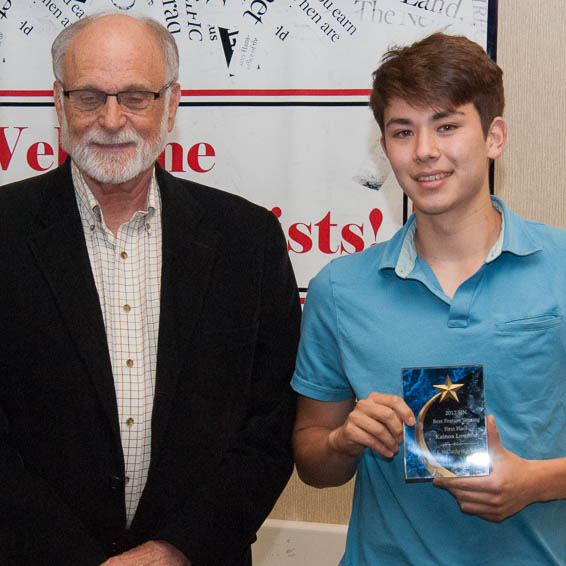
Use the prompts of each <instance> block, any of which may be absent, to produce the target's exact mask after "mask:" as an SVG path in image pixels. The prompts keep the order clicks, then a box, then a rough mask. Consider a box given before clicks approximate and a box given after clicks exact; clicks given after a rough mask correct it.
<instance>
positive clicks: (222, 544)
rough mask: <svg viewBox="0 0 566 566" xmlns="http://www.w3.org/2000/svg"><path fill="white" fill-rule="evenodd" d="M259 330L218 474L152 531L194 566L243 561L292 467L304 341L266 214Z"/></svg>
mask: <svg viewBox="0 0 566 566" xmlns="http://www.w3.org/2000/svg"><path fill="white" fill-rule="evenodd" d="M266 217H267V220H266V224H267V226H266V229H265V231H264V234H265V242H264V246H263V276H262V284H261V297H260V315H259V321H260V325H259V331H258V334H257V341H256V345H255V353H254V362H253V370H252V373H253V375H252V380H251V381H252V391H251V395H250V396H249V399H250V406H249V407H247V414H248V417H247V419H246V424H245V427H243V429H241V430H240V432H239V433H238V434H237V435H235V437H234V440H233V442H232V443H231V445H230V446H229V448H228V450H226V451H225V452H224V455H223V457H222V460H221V462H220V465H219V466H217V467H216V473H215V476H214V477H211V478H210V481H208V482H207V485H205V486H201V485H199V486H194V488H193V489H192V490H191V492H190V494H189V495H188V497H187V498H186V499H185V501H184V502H183V505H182V508H181V509H180V511H178V512H177V513H176V514H175V515H174V516H173V517H169V518H168V519H167V522H166V524H165V525H164V526H162V527H161V528H160V529H159V530H158V531H157V532H155V533H153V536H154V538H158V539H162V540H166V541H168V542H170V543H171V544H173V545H175V546H176V547H177V548H179V549H180V550H182V551H183V552H184V553H185V555H186V556H187V557H188V558H189V559H190V560H191V562H192V564H193V566H218V565H219V564H223V565H225V566H228V565H230V564H238V561H237V559H238V558H239V557H241V556H242V555H243V554H244V552H245V550H246V548H247V547H248V546H249V545H250V544H251V543H252V542H254V540H255V533H256V531H257V530H258V529H259V527H260V526H261V524H262V523H263V521H264V520H265V518H266V517H267V515H268V514H269V512H270V511H271V509H272V508H273V505H274V504H275V502H276V500H277V498H278V496H279V495H280V493H281V491H282V490H283V488H284V487H285V484H286V483H287V481H288V479H289V477H290V474H291V472H292V469H293V459H292V445H291V433H292V427H293V422H294V416H295V403H296V398H295V394H294V392H293V391H292V390H291V387H290V385H289V382H290V379H291V375H292V373H293V370H294V366H295V356H296V350H297V345H298V339H299V325H300V314H301V308H300V302H299V296H298V292H297V286H296V282H295V277H294V274H293V270H292V267H291V263H290V261H289V257H288V253H287V245H286V241H285V238H284V236H283V233H282V230H281V227H280V225H279V222H278V221H277V219H276V218H275V216H274V215H273V214H271V213H269V214H267V215H266Z"/></svg>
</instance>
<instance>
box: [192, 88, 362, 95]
mask: <svg viewBox="0 0 566 566" xmlns="http://www.w3.org/2000/svg"><path fill="white" fill-rule="evenodd" d="M370 92H371V90H369V89H365V88H339V89H329V88H323V89H309V88H281V89H230V90H182V91H181V94H182V95H183V96H369V94H370Z"/></svg>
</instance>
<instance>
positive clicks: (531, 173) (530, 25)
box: [271, 0, 566, 523]
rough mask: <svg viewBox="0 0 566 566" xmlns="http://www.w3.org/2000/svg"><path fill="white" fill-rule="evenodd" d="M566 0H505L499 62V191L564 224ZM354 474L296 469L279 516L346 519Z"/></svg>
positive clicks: (526, 211) (523, 210) (517, 205)
mask: <svg viewBox="0 0 566 566" xmlns="http://www.w3.org/2000/svg"><path fill="white" fill-rule="evenodd" d="M565 29H566V0H544V1H543V0H499V29H498V57H497V58H498V63H499V64H500V65H501V67H502V68H503V70H504V73H505V89H506V99H507V106H506V111H505V117H506V119H507V122H508V125H509V137H508V142H507V147H506V148H505V151H504V154H503V156H502V157H501V159H500V160H499V161H498V164H497V166H496V170H495V187H496V188H495V192H496V194H497V195H499V196H501V197H502V198H503V199H505V200H506V201H507V202H508V204H509V205H510V206H511V207H512V208H513V209H515V210H516V211H517V212H519V214H521V215H522V216H525V217H527V218H532V219H536V220H541V221H543V222H547V223H548V224H552V225H555V226H563V227H566V195H565V193H566V175H565V169H566V118H565V116H566V33H565V32H564V30H565ZM352 493H353V482H350V483H349V484H348V485H346V486H343V487H341V488H334V489H324V490H317V489H314V488H311V487H308V486H306V485H305V484H303V483H302V482H301V481H300V480H299V478H298V477H297V475H296V474H295V475H293V477H292V479H291V481H290V482H289V485H288V486H287V488H286V490H285V492H284V493H283V495H282V496H281V498H280V500H279V502H278V503H277V505H276V507H275V509H274V510H273V513H272V515H271V517H272V518H274V519H288V520H296V521H316V522H322V523H347V522H348V519H349V515H350V510H351V500H352Z"/></svg>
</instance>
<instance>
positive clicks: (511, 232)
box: [379, 196, 542, 279]
mask: <svg viewBox="0 0 566 566" xmlns="http://www.w3.org/2000/svg"><path fill="white" fill-rule="evenodd" d="M491 201H492V204H493V208H495V210H497V211H498V212H499V213H500V214H501V232H500V234H499V238H498V239H497V241H496V242H495V244H494V245H493V247H492V248H491V250H490V251H489V253H488V254H487V257H486V260H485V263H491V262H493V261H495V260H496V259H497V258H498V257H499V256H500V255H501V254H502V253H503V252H508V253H511V254H514V255H516V256H528V255H531V254H534V253H536V252H539V251H541V250H542V243H541V242H540V241H539V240H538V239H537V238H536V237H534V236H533V235H532V234H531V233H530V232H529V231H528V229H527V222H526V221H525V220H523V219H522V218H521V217H520V216H519V215H517V214H515V213H514V212H513V211H512V210H510V209H509V208H508V207H507V205H506V204H505V203H504V202H503V201H502V200H500V199H498V198H497V197H494V196H492V197H491ZM416 230H417V222H416V217H415V214H412V215H411V216H410V218H409V219H408V220H407V222H406V223H405V225H404V226H403V227H402V228H401V230H399V231H398V232H397V233H396V234H395V235H394V236H393V238H392V239H391V240H389V242H386V244H385V246H386V247H385V251H384V253H383V256H382V259H381V262H380V265H379V269H394V270H395V273H396V275H397V276H399V277H400V278H402V279H406V278H407V277H408V276H409V275H410V273H411V272H412V271H413V269H414V267H415V263H416V261H417V255H418V254H417V250H416V247H415V232H416Z"/></svg>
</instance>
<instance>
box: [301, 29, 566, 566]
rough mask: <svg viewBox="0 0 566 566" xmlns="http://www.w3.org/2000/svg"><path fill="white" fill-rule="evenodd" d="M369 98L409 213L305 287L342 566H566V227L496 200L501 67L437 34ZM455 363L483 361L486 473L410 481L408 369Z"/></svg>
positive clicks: (310, 456) (306, 368) (316, 456)
mask: <svg viewBox="0 0 566 566" xmlns="http://www.w3.org/2000/svg"><path fill="white" fill-rule="evenodd" d="M370 105H371V107H372V110H373V112H374V115H375V117H376V120H377V122H378V123H379V126H380V128H381V133H382V138H381V144H382V147H383V149H384V151H385V153H386V155H387V157H388V158H389V161H390V162H391V166H392V168H393V171H394V172H395V175H396V177H397V180H398V181H399V183H400V185H401V187H402V188H403V190H404V191H405V193H406V194H407V195H408V196H409V197H410V199H411V200H412V202H413V203H414V207H415V214H414V215H413V216H411V218H410V219H409V221H408V222H407V224H406V225H405V226H404V227H403V228H402V229H401V230H400V231H399V232H398V233H397V234H396V235H395V236H394V237H393V238H392V239H391V240H390V241H388V242H385V243H382V244H379V245H377V246H374V247H372V248H370V249H369V250H367V251H365V252H363V253H360V254H354V255H351V256H347V257H343V258H339V259H337V260H336V261H334V262H332V263H331V264H330V265H328V266H327V267H326V268H325V269H323V270H322V272H321V273H320V274H319V275H318V276H317V277H316V278H315V279H314V280H313V281H312V282H311V286H310V288H309V294H308V299H307V303H306V305H305V312H304V322H303V334H302V340H301V345H300V348H299V357H298V361H297V366H296V371H295V374H294V377H293V382H292V383H293V386H294V388H295V389H296V391H298V392H299V393H300V399H299V406H298V415H297V420H296V424H295V432H294V442H295V457H296V462H297V468H298V470H299V474H300V476H301V478H302V479H303V480H304V481H306V482H307V483H309V484H311V485H315V486H317V487H326V486H336V485H340V484H343V483H345V482H346V481H348V480H349V479H350V478H351V477H352V476H353V475H354V473H356V472H357V477H356V488H355V495H354V502H353V510H352V517H351V521H350V528H349V533H348V540H347V545H346V553H345V555H344V558H343V560H342V562H341V564H342V565H344V566H363V565H371V566H374V565H382V564H383V565H385V566H395V565H407V564H415V565H418V566H427V565H431V566H432V565H434V566H438V565H451V566H453V565H458V566H465V565H476V564H494V565H495V564H513V565H514V566H517V565H529V566H532V565H535V564H536V565H539V564H545V565H548V564H566V537H564V536H563V532H562V529H563V528H562V523H563V521H564V519H565V518H566V502H565V501H564V500H563V498H565V497H566V458H564V456H566V409H565V405H564V399H565V398H566V380H565V379H564V370H565V368H566V328H565V321H564V319H563V317H564V313H566V289H565V286H566V262H565V261H564V257H565V256H566V232H564V231H562V230H557V229H553V228H549V227H547V226H545V225H543V224H539V223H534V222H527V221H525V220H523V219H521V218H520V217H518V216H517V215H516V214H514V213H513V212H512V211H510V210H509V209H508V208H507V207H506V206H505V204H504V203H503V202H501V201H500V200H499V199H496V198H491V197H490V193H489V182H488V170H489V163H490V160H493V159H496V158H497V157H499V155H500V154H501V152H502V150H503V146H504V144H505V139H506V124H505V121H504V120H503V118H502V117H501V114H502V112H503V106H504V96H503V84H502V72H501V70H500V69H499V67H498V66H497V65H496V64H495V63H494V62H493V61H491V60H490V59H489V58H488V57H487V55H486V54H485V52H484V51H483V50H482V49H481V48H480V47H479V46H478V45H476V44H475V43H473V42H471V41H469V40H468V39H465V38H463V37H451V36H446V35H443V34H434V35H432V36H430V37H428V38H426V39H424V40H422V41H420V42H417V43H415V44H413V45H411V46H409V47H405V48H400V49H394V50H392V51H390V52H389V53H387V54H386V55H385V57H384V60H383V63H382V65H381V66H380V67H379V68H378V70H377V71H376V72H375V74H374V85H373V92H372V95H371V102H370ZM462 364H482V365H483V367H484V373H485V397H486V411H487V413H486V414H488V415H490V416H489V417H488V419H487V435H488V444H489V451H490V457H491V467H492V471H491V474H490V475H489V476H484V477H473V478H442V479H435V480H434V483H406V482H405V480H404V462H403V453H402V451H401V452H399V446H400V443H401V441H402V439H403V425H404V424H405V425H407V426H413V425H414V424H415V417H416V415H414V414H413V413H412V411H411V410H410V409H409V407H408V406H407V405H406V403H405V402H404V401H403V399H402V397H401V369H402V368H405V367H426V366H454V365H462ZM496 422H497V426H496ZM439 488H440V489H439Z"/></svg>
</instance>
